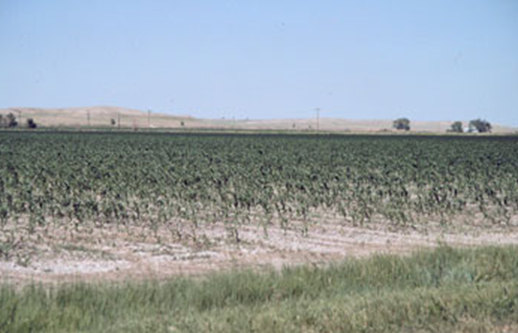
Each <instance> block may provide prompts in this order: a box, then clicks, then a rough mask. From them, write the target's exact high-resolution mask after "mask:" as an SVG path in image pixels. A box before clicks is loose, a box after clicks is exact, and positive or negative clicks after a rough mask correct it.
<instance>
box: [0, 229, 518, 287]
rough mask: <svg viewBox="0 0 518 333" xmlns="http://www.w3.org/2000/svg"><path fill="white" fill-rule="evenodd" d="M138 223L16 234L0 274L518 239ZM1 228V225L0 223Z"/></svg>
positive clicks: (144, 273) (270, 262)
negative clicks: (180, 231)
mask: <svg viewBox="0 0 518 333" xmlns="http://www.w3.org/2000/svg"><path fill="white" fill-rule="evenodd" d="M148 229H149V228H146V229H144V228H142V227H124V228H120V227H114V226H111V227H106V226H105V227H102V228H98V227H92V228H84V229H80V230H74V231H73V232H71V231H70V230H66V229H64V228H58V227H54V228H49V227H47V228H46V229H45V230H37V231H36V232H35V233H33V234H31V235H24V236H22V241H21V242H19V243H18V244H21V245H19V248H18V249H17V250H13V252H12V254H11V255H10V256H9V257H8V258H4V259H3V260H2V261H0V276H1V280H3V282H9V283H14V284H20V285H23V284H25V283H27V282H30V281H37V282H44V283H47V282H48V283H54V282H67V281H78V280H79V281H83V280H84V281H92V280H94V281H97V280H102V281H104V280H108V281H121V280H140V279H148V278H153V279H163V278H167V277H170V276H178V275H200V274H204V273H207V272H213V271H222V270H228V269H233V268H242V267H252V268H257V269H260V268H262V267H265V266H269V267H274V268H277V269H280V268H282V267H283V266H285V265H298V264H303V263H312V264H315V265H323V264H326V263H329V262H333V261H338V260H341V259H343V258H346V257H351V256H355V257H358V256H366V255H371V254H375V253H397V254H404V253H409V252H410V251H412V250H416V249H419V248H425V247H433V246H437V245H438V244H440V243H443V244H449V245H453V246H472V245H490V244H494V245H497V244H518V227H516V226H515V227H506V228H494V229H490V230H487V229H470V230H469V231H455V232H453V231H450V232H443V231H441V230H442V229H440V228H439V229H436V230H432V229H430V230H426V231H409V230H400V231H391V230H388V229H386V228H383V227H381V226H379V225H378V226H370V227H369V228H365V227H355V226H352V225H342V224H340V223H338V222H326V223H318V224H317V225H314V226H311V227H310V229H309V233H308V234H307V235H304V234H303V233H302V231H301V230H302V226H301V225H297V224H296V223H295V224H292V225H291V229H289V230H283V229H281V228H279V227H278V226H269V227H268V232H267V235H265V233H264V230H263V229H262V228H261V227H256V226H240V227H239V229H238V230H239V239H240V241H239V242H238V243H236V242H234V241H231V240H230V239H229V236H228V230H227V229H225V227H224V226H223V225H218V224H210V225H206V226H204V227H203V228H200V230H203V232H201V231H200V230H198V231H197V236H196V240H195V241H194V240H193V238H192V237H190V238H184V239H178V237H176V236H175V235H174V234H173V233H171V231H170V229H168V228H166V227H163V228H162V229H159V230H157V233H156V234H155V233H150V231H149V230H148ZM4 232H5V230H4Z"/></svg>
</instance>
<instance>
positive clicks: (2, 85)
mask: <svg viewBox="0 0 518 333" xmlns="http://www.w3.org/2000/svg"><path fill="white" fill-rule="evenodd" d="M95 105H110V106H121V107H130V108H136V109H141V110H152V111H153V112H163V113H169V114H182V115H186V114H189V115H192V116H196V117H202V118H222V117H226V118H232V117H235V118H236V119H246V118H249V119H267V118H310V117H314V115H315V109H316V108H319V109H320V110H321V111H320V114H321V117H333V118H348V119H394V118H397V117H408V118H409V119H411V120H470V119H474V118H483V119H487V120H488V121H490V122H492V123H498V124H502V125H511V126H518V1H516V0H486V1H481V0H456V1H451V0H434V1H432V0H430V1H414V0H408V1H406V0H400V1H396V0H393V1H391V0H379V1H374V0H366V1H346V0H342V1H326V0H322V1H305V0H293V1H288V0H286V1H282V0H277V1H273V0H272V1H270V0H263V1H255V0H250V1H237V0H236V1H225V0H213V1H202V0H200V1H197V0H190V1H187V0H186V1H159V0H155V1H149V0H148V1H139V0H133V1H131V0H125V1H123V0H111V1H110V0H102V1H97V0H90V1H83V0H79V1H74V0H69V1H65V0H47V1H45V0H23V1H19V0H0V108H5V107H22V106H26V107H46V108H51V107H52V108H53V107H75V106H95Z"/></svg>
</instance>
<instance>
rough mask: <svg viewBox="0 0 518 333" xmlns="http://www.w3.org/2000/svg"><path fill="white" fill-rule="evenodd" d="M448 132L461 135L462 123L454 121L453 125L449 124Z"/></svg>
mask: <svg viewBox="0 0 518 333" xmlns="http://www.w3.org/2000/svg"><path fill="white" fill-rule="evenodd" d="M448 132H453V133H462V132H464V130H463V127H462V122H461V121H456V122H454V123H453V124H451V128H450V129H449V130H448Z"/></svg>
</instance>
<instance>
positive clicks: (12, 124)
mask: <svg viewBox="0 0 518 333" xmlns="http://www.w3.org/2000/svg"><path fill="white" fill-rule="evenodd" d="M19 125H20V124H19V123H18V120H16V116H15V115H14V114H13V113H12V112H11V113H8V114H7V115H5V116H4V115H3V114H0V128H16V127H18V126H19ZM25 125H26V127H27V128H37V127H38V125H37V124H36V122H35V121H34V119H32V118H27V121H26V123H25Z"/></svg>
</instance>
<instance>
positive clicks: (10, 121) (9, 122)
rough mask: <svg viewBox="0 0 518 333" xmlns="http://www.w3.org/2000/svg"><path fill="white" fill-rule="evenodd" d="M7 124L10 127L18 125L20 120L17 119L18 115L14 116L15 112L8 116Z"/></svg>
mask: <svg viewBox="0 0 518 333" xmlns="http://www.w3.org/2000/svg"><path fill="white" fill-rule="evenodd" d="M5 118H6V120H5V122H6V126H7V127H9V128H14V127H16V126H18V122H17V121H16V117H15V116H14V114H12V113H9V114H8V115H7V116H6V117H5Z"/></svg>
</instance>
